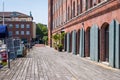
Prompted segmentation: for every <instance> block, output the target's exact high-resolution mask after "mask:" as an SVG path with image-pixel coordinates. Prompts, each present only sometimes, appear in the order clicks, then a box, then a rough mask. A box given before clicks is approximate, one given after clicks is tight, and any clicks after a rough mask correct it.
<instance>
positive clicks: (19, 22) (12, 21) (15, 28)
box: [0, 12, 35, 42]
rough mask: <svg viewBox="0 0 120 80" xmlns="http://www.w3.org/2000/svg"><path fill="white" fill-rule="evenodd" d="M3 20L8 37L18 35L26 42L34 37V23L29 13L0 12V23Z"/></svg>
mask: <svg viewBox="0 0 120 80" xmlns="http://www.w3.org/2000/svg"><path fill="white" fill-rule="evenodd" d="M3 15H4V19H3ZM3 20H4V24H5V25H7V27H8V32H9V37H13V38H16V37H18V38H20V39H22V40H23V41H28V42H29V41H30V40H31V39H32V38H35V33H34V32H35V31H34V30H35V23H34V22H33V17H32V16H31V15H30V16H29V15H26V14H23V13H20V12H4V13H3V12H0V25H3Z"/></svg>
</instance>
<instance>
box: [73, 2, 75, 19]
mask: <svg viewBox="0 0 120 80" xmlns="http://www.w3.org/2000/svg"><path fill="white" fill-rule="evenodd" d="M73 17H75V1H74V2H73Z"/></svg>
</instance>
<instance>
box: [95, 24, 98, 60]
mask: <svg viewBox="0 0 120 80" xmlns="http://www.w3.org/2000/svg"><path fill="white" fill-rule="evenodd" d="M98 44H99V43H98V26H97V25H94V60H95V61H97V62H98V61H99V59H98Z"/></svg>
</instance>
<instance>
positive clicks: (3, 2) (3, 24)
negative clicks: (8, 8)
mask: <svg viewBox="0 0 120 80" xmlns="http://www.w3.org/2000/svg"><path fill="white" fill-rule="evenodd" d="M4 22H5V21H4V2H3V25H4V24H5V23H4Z"/></svg>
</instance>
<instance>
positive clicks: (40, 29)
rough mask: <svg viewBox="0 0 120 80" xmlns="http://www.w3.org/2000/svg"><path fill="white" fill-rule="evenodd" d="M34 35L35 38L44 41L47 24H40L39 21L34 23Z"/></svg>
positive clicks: (46, 35)
mask: <svg viewBox="0 0 120 80" xmlns="http://www.w3.org/2000/svg"><path fill="white" fill-rule="evenodd" d="M36 35H37V38H39V39H41V40H43V41H44V42H46V41H47V38H48V28H47V25H44V24H41V23H38V24H36Z"/></svg>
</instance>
